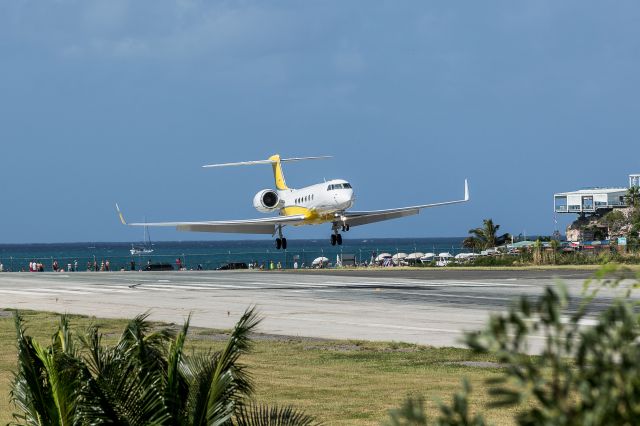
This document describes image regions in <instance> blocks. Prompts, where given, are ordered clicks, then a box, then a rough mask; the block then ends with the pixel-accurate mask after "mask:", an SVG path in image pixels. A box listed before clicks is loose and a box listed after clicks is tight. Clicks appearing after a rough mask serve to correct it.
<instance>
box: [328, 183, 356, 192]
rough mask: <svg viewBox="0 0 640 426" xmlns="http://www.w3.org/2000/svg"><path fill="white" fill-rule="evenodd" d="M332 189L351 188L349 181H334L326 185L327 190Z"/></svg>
mask: <svg viewBox="0 0 640 426" xmlns="http://www.w3.org/2000/svg"><path fill="white" fill-rule="evenodd" d="M334 189H351V184H349V183H334V184H332V185H329V186H328V187H327V191H333V190H334Z"/></svg>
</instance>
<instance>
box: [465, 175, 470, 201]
mask: <svg viewBox="0 0 640 426" xmlns="http://www.w3.org/2000/svg"><path fill="white" fill-rule="evenodd" d="M464 200H465V201H469V183H468V182H467V180H466V179H465V180H464Z"/></svg>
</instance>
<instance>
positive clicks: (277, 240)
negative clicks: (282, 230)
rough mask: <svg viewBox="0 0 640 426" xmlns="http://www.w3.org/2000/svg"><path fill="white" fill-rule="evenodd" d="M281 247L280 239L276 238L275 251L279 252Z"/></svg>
mask: <svg viewBox="0 0 640 426" xmlns="http://www.w3.org/2000/svg"><path fill="white" fill-rule="evenodd" d="M281 247H282V240H281V239H280V238H276V250H280V248H281Z"/></svg>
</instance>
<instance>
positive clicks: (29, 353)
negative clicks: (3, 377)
mask: <svg viewBox="0 0 640 426" xmlns="http://www.w3.org/2000/svg"><path fill="white" fill-rule="evenodd" d="M14 321H15V326H16V334H17V349H18V370H17V372H16V373H15V374H14V380H13V384H12V386H11V391H10V394H9V397H10V400H11V403H12V404H13V405H14V406H15V407H16V408H17V409H18V410H19V411H20V412H19V413H15V414H14V419H15V420H23V421H25V422H26V424H30V425H50V424H51V425H54V424H56V423H55V420H54V419H55V417H56V416H55V408H54V403H53V397H52V395H51V389H50V388H49V387H48V386H47V385H46V380H45V376H46V373H45V367H44V365H43V363H42V360H41V359H40V358H39V357H38V354H37V351H36V349H35V347H34V342H33V339H32V338H31V337H29V336H27V335H26V334H25V333H26V328H25V326H24V320H23V318H22V316H21V315H20V313H19V312H17V311H16V312H15V314H14Z"/></svg>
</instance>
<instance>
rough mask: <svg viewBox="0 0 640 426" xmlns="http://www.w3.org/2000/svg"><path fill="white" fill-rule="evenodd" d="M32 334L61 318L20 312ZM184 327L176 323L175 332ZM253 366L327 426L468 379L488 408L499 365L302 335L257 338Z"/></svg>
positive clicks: (1, 334) (272, 396)
mask: <svg viewBox="0 0 640 426" xmlns="http://www.w3.org/2000/svg"><path fill="white" fill-rule="evenodd" d="M23 315H24V317H25V319H26V321H27V325H28V334H30V335H32V336H34V337H36V338H37V339H38V340H39V341H40V342H42V343H47V344H48V343H49V340H50V336H51V334H52V333H53V332H54V330H55V329H56V327H57V321H58V316H57V315H55V314H50V313H43V312H23ZM71 318H72V324H73V325H74V326H75V327H77V328H78V329H79V330H81V329H83V328H84V327H86V326H87V325H88V324H90V323H93V324H99V325H100V326H101V330H102V332H103V333H104V335H105V336H106V341H107V342H112V341H115V340H116V339H117V337H118V336H119V334H120V331H121V330H122V329H123V327H124V324H125V323H126V321H125V320H105V319H96V318H88V317H82V316H72V317H71ZM180 325H181V324H178V325H176V327H178V326H180ZM221 333H223V332H221V331H217V330H209V329H202V328H192V329H191V332H190V338H189V340H190V347H191V348H194V349H196V350H197V349H204V348H210V347H213V348H214V349H215V348H220V347H221V346H222V345H223V341H222V340H221V339H222V338H223V337H224V336H221ZM0 347H2V348H3V349H2V351H1V352H0V424H1V425H4V424H6V423H7V422H9V421H10V420H11V413H12V407H11V405H10V403H9V387H10V382H11V380H12V370H13V369H14V367H15V363H16V353H15V329H14V321H13V317H12V313H11V312H9V311H3V310H0ZM244 361H245V363H246V364H248V365H249V366H250V367H251V372H252V373H253V375H254V379H255V385H256V390H257V392H256V398H257V399H258V400H259V401H261V402H265V403H269V404H274V403H275V404H282V405H284V404H291V405H294V406H295V407H297V408H301V409H303V410H305V411H306V412H307V413H309V414H312V415H314V416H316V418H317V419H319V420H321V421H323V422H324V423H325V424H328V425H379V424H380V423H381V422H382V421H383V420H384V419H386V415H387V411H388V410H389V409H390V408H392V407H397V406H398V405H399V404H400V403H401V401H402V400H403V399H404V398H405V396H407V395H408V394H414V395H415V394H421V395H423V396H424V397H425V400H426V401H427V403H428V406H429V411H430V412H431V413H435V412H436V410H435V407H436V406H437V404H436V401H438V400H443V401H449V399H450V396H451V395H452V394H453V393H454V392H455V391H457V390H459V389H460V383H461V379H462V378H463V377H465V376H466V377H468V378H469V379H470V381H471V384H472V386H473V389H474V392H473V393H472V401H471V402H472V404H473V409H474V410H476V409H478V408H482V409H483V411H485V404H486V402H487V401H486V396H485V392H484V380H485V379H487V378H489V377H492V376H494V375H495V374H496V369H494V368H476V367H466V366H461V365H456V364H453V363H456V362H459V361H492V359H491V358H489V357H478V356H474V355H473V354H471V353H470V352H469V351H467V350H463V349H454V348H430V347H424V346H416V345H409V344H402V343H394V342H390V343H373V342H361V341H327V340H318V339H304V338H302V339H301V338H285V337H273V336H262V335H257V336H256V344H255V348H254V350H253V352H252V354H251V355H250V356H247V357H246V358H245V359H244ZM513 414H514V412H513V411H512V410H511V411H510V410H504V409H503V410H501V411H499V410H490V411H488V415H487V417H488V418H489V420H491V421H492V422H494V423H495V424H498V425H501V424H512V421H511V420H510V419H511V418H512V417H513Z"/></svg>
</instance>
